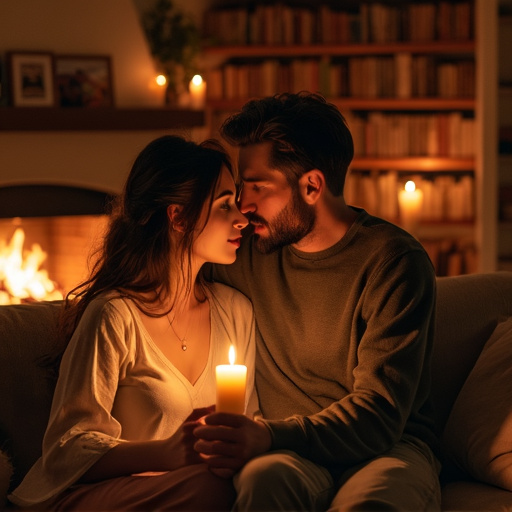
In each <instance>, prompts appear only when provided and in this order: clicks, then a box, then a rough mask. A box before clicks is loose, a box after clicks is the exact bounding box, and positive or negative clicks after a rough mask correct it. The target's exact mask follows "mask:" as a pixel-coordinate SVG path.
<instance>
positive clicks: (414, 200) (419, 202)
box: [398, 180, 423, 234]
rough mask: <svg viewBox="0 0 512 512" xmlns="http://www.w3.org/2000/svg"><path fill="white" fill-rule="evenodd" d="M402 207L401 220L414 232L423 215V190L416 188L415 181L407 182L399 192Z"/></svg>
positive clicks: (400, 206)
mask: <svg viewBox="0 0 512 512" xmlns="http://www.w3.org/2000/svg"><path fill="white" fill-rule="evenodd" d="M398 205H399V208H400V222H401V224H402V226H403V228H404V229H405V230H406V231H409V232H410V233H413V234H414V231H415V230H416V228H417V226H418V222H419V220H420V217H421V208H422V206H423V192H422V191H421V190H418V189H416V184H415V183H414V181H412V180H410V181H408V182H407V183H406V184H405V187H404V190H401V191H400V193H399V194H398Z"/></svg>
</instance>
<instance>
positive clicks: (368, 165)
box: [350, 156, 476, 172]
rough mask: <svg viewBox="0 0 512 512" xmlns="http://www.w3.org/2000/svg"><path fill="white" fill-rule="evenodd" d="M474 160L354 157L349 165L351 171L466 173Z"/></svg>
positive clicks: (428, 157)
mask: <svg viewBox="0 0 512 512" xmlns="http://www.w3.org/2000/svg"><path fill="white" fill-rule="evenodd" d="M475 165H476V164H475V159H474V158H448V157H446V158H445V157H430V156H421V157H403V158H381V157H355V158H354V160H353V161H352V163H351V164H350V169H352V170H356V171H357V170H359V171H361V170H389V169H392V170H395V171H413V172H415V171H420V172H438V171H452V172H453V171H459V172H467V171H473V170H474V169H475Z"/></svg>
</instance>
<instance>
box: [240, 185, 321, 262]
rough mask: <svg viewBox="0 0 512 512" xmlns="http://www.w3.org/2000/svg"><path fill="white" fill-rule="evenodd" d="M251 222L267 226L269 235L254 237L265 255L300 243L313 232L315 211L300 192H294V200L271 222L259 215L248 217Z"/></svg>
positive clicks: (257, 246) (257, 245)
mask: <svg viewBox="0 0 512 512" xmlns="http://www.w3.org/2000/svg"><path fill="white" fill-rule="evenodd" d="M248 217H249V220H250V221H253V222H256V223H258V224H262V225H264V226H266V228H267V230H268V235H267V236H265V237H262V236H260V235H259V234H255V235H254V239H255V245H256V248H257V249H258V250H259V251H260V252H262V253H263V254H269V253H271V252H274V251H277V250H278V249H280V248H281V247H284V246H285V245H290V244H294V243H297V242H299V241H300V240H302V239H303V238H304V237H305V236H306V235H307V234H309V233H310V232H311V230H312V229H313V226H314V224H315V218H316V216H315V211H314V209H313V207H312V206H310V205H308V204H306V203H305V202H304V200H303V199H302V197H301V196H300V194H299V192H298V190H294V191H293V194H292V200H291V202H290V203H289V204H287V205H286V206H285V207H284V208H283V209H282V210H281V211H280V212H279V213H278V214H277V216H276V217H275V219H273V220H272V221H271V222H267V221H266V220H265V219H263V218H262V217H260V216H259V215H257V214H251V215H249V216H248Z"/></svg>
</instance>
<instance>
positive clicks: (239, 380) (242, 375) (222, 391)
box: [215, 345, 247, 414]
mask: <svg viewBox="0 0 512 512" xmlns="http://www.w3.org/2000/svg"><path fill="white" fill-rule="evenodd" d="M215 370H216V378H217V405H216V407H215V410H216V411H217V412H232V413H235V414H243V413H244V410H245V386H246V380H247V366H245V365H243V364H235V348H234V347H233V345H231V347H230V348H229V364H221V365H218V366H217V367H216V369H215Z"/></svg>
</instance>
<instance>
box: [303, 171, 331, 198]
mask: <svg viewBox="0 0 512 512" xmlns="http://www.w3.org/2000/svg"><path fill="white" fill-rule="evenodd" d="M299 188H300V192H301V195H302V198H303V199H304V201H306V203H308V204H315V203H316V202H317V201H318V198H319V197H320V196H321V195H322V193H323V191H324V189H325V176H324V173H323V172H322V171H320V170H318V169H311V171H308V172H306V173H304V174H303V175H302V176H301V177H300V179H299Z"/></svg>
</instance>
